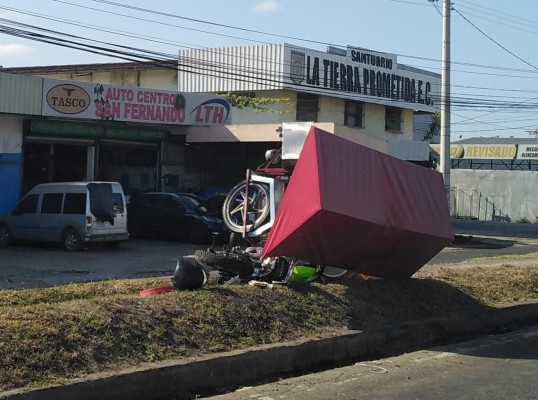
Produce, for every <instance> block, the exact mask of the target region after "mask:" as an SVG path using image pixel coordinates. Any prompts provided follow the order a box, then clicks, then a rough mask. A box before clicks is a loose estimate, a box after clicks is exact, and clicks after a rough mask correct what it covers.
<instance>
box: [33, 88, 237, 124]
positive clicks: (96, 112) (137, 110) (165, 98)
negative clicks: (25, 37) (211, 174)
mask: <svg viewBox="0 0 538 400" xmlns="http://www.w3.org/2000/svg"><path fill="white" fill-rule="evenodd" d="M41 112H42V115H43V116H50V117H68V118H80V119H86V120H107V121H126V122H136V123H149V124H162V125H222V124H226V123H228V122H229V121H230V118H231V115H230V113H231V105H230V103H229V102H228V100H227V99H226V98H224V97H221V96H213V95H210V94H201V93H180V92H172V91H164V90H157V89H144V88H139V87H131V86H113V85H104V84H100V83H91V82H74V81H60V80H52V79H45V80H44V82H43V100H42V107H41Z"/></svg>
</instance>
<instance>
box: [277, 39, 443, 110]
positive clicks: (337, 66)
mask: <svg viewBox="0 0 538 400" xmlns="http://www.w3.org/2000/svg"><path fill="white" fill-rule="evenodd" d="M284 65H285V67H284V68H285V71H286V70H287V72H285V86H286V87H290V88H293V89H295V90H302V91H308V92H311V93H318V94H321V92H323V94H325V95H326V94H328V92H330V94H331V95H332V96H338V95H340V96H342V97H345V98H356V99H357V100H362V101H368V102H372V103H380V104H385V105H394V106H397V107H403V108H412V109H415V110H421V111H432V112H433V111H436V109H438V108H439V104H438V102H439V95H440V84H441V76H440V75H439V74H433V73H430V72H428V71H424V70H419V69H417V68H412V67H406V66H404V65H400V64H398V62H397V57H396V55H393V54H387V53H380V52H376V51H372V50H367V49H362V48H358V47H348V48H347V50H346V52H345V54H341V55H340V54H333V53H324V52H320V51H315V50H309V49H305V48H300V47H294V46H290V45H286V50H285V62H284ZM298 86H301V88H300V89H299V88H298Z"/></svg>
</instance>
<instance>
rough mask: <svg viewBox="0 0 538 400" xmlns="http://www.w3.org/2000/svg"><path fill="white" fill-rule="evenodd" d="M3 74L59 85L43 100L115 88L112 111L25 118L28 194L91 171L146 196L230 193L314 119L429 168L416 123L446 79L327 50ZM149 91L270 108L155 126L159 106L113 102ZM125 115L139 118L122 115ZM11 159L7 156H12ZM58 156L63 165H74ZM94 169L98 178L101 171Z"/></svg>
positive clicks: (207, 54) (187, 54) (272, 47)
mask: <svg viewBox="0 0 538 400" xmlns="http://www.w3.org/2000/svg"><path fill="white" fill-rule="evenodd" d="M3 71H5V72H9V73H12V74H18V75H23V76H26V77H27V78H31V77H29V76H28V75H34V76H38V77H41V78H43V79H44V82H47V81H50V82H52V83H49V84H46V85H45V89H42V91H43V93H45V92H48V91H50V90H51V89H52V88H53V87H55V86H54V85H55V83H54V80H64V81H76V82H77V83H74V82H73V85H75V86H79V87H81V88H83V89H84V90H86V91H87V92H88V93H89V94H90V97H91V98H92V101H94V100H95V99H94V98H93V97H92V96H94V97H95V96H97V93H94V92H92V91H93V90H99V89H96V88H98V87H104V89H105V90H108V89H110V88H111V87H112V90H113V94H112V98H110V99H109V100H110V103H111V104H110V105H109V106H102V108H101V109H99V110H97V111H95V110H94V113H98V114H99V115H97V118H93V117H92V118H89V117H88V115H87V114H83V113H79V114H69V113H68V112H64V111H58V110H55V109H54V107H48V108H46V110H45V113H44V114H43V112H42V111H43V110H41V108H39V107H41V106H42V105H43V104H45V105H46V104H47V98H46V95H45V94H43V93H41V94H40V95H38V96H37V98H40V99H41V103H40V104H39V107H38V108H39V110H38V111H34V112H35V114H33V115H35V116H36V117H35V118H28V117H27V116H28V114H26V113H22V114H17V115H18V116H17V117H15V118H18V120H17V121H16V122H12V124H13V123H14V124H15V125H16V126H17V128H16V129H15V130H16V131H18V138H19V139H14V138H15V137H16V136H17V135H14V136H13V135H10V141H11V140H12V139H13V140H14V141H15V142H17V140H18V141H19V142H20V144H19V145H14V144H10V148H15V149H18V150H16V151H18V152H19V153H18V154H20V157H22V159H23V160H22V165H23V170H22V172H21V176H22V178H21V182H22V183H21V188H20V190H19V192H21V191H22V192H24V191H25V190H27V188H28V186H31V185H32V184H33V183H35V182H37V181H47V180H58V179H68V180H71V179H76V178H80V177H83V176H84V175H85V174H86V178H90V177H93V178H96V179H97V178H98V179H101V178H103V179H113V180H118V181H120V182H123V183H124V185H125V184H127V185H128V186H129V187H131V186H132V187H133V189H135V190H150V189H154V190H156V189H164V190H169V191H194V192H199V193H204V192H207V191H215V190H218V189H221V188H222V189H224V190H225V189H226V188H230V187H232V186H233V185H234V184H235V183H236V182H237V181H238V180H241V179H243V178H244V176H245V169H246V168H255V167H256V166H257V165H259V164H260V163H262V162H263V161H264V158H263V157H264V153H265V150H267V149H270V148H278V147H279V146H280V145H281V136H280V128H281V127H282V124H283V123H285V122H295V121H308V122H313V123H314V124H315V125H316V126H318V127H319V128H321V129H323V130H326V131H328V132H332V133H334V134H336V135H339V136H342V137H344V138H346V139H349V140H351V141H354V142H357V143H360V144H363V145H365V146H368V147H370V148H374V149H376V150H379V151H381V152H384V153H388V154H391V155H394V156H396V157H399V158H402V159H406V160H410V161H415V162H424V161H426V160H428V158H429V147H428V144H427V143H426V142H423V141H422V140H420V139H419V140H416V136H417V135H416V132H415V133H414V116H415V114H417V113H421V114H433V113H434V112H435V111H436V110H437V107H438V105H439V92H440V75H439V74H434V73H431V72H429V71H425V70H419V69H416V68H412V67H409V66H406V65H402V64H399V63H398V60H397V56H396V55H394V54H388V53H382V52H378V51H372V50H367V49H362V48H358V47H352V46H348V47H347V48H346V49H339V48H333V47H329V48H328V49H327V51H326V52H321V51H317V50H312V49H307V48H302V47H297V46H292V45H288V44H268V45H259V46H246V47H232V48H214V49H199V50H182V51H180V52H179V56H178V60H170V61H167V62H162V63H113V64H86V65H63V66H43V67H28V68H7V69H4V70H3ZM21 79H23V78H22V77H21ZM58 85H60V84H58ZM58 85H56V86H58ZM86 85H88V86H86ZM140 88H149V89H148V90H150V91H153V93H159V92H162V93H166V92H168V91H170V92H179V93H184V94H185V96H187V95H190V96H194V95H202V94H204V95H206V96H210V97H211V96H213V97H218V96H219V95H225V96H226V97H227V98H229V97H230V96H232V97H231V98H232V99H233V96H234V95H239V96H241V97H243V98H252V99H254V100H256V101H258V100H259V101H260V103H261V104H263V105H262V106H261V107H262V108H264V110H263V111H262V112H259V110H257V109H255V108H253V107H250V106H247V107H240V106H239V105H238V104H233V103H232V109H233V112H232V113H229V115H228V117H227V119H226V121H225V122H224V123H222V124H221V123H213V122H212V121H213V120H212V118H213V117H215V115H214V114H213V109H212V108H211V105H210V107H209V108H207V109H206V111H207V112H206V113H205V114H203V115H202V114H199V115H198V116H197V117H198V119H199V121H197V122H196V123H188V124H167V123H151V121H148V120H145V118H146V117H147V114H148V112H149V111H148V109H144V112H143V113H141V112H140V110H141V109H140V108H136V109H134V108H129V109H128V110H127V109H125V107H127V106H126V105H121V104H120V105H118V104H115V103H114V102H121V101H123V100H122V96H125V93H131V92H132V93H136V94H135V96H137V95H138V94H137V93H139V92H140V90H139V89H140ZM64 89H66V90H68V89H69V87H68V86H66V87H61V90H64ZM114 89H115V90H116V92H114ZM36 90H37V89H36ZM105 100H106V98H105ZM126 102H127V103H129V100H128V99H127V100H126ZM113 103H114V104H113ZM122 104H123V103H122ZM107 107H108V108H107ZM114 107H115V108H114ZM118 107H119V108H118ZM122 107H123V108H122ZM120 108H121V110H122V111H120ZM51 110H52V111H51ZM187 111H188V112H189V113H190V110H187ZM2 112H3V111H2ZM121 112H124V113H128V114H129V116H130V119H127V120H122V119H121V118H119V116H120V114H121ZM58 113H60V114H61V115H58ZM122 115H123V114H122ZM189 115H190V114H189ZM77 116H78V117H80V118H77ZM217 117H218V116H217ZM29 119H30V120H29ZM74 122H76V123H74ZM191 122H192V121H191ZM19 127H20V129H19ZM118 127H121V130H119V128H118ZM0 153H3V154H7V153H6V151H5V149H4V150H0ZM3 157H4V159H5V160H7V159H8V158H9V157H8V158H6V156H3ZM53 159H54V160H61V162H62V163H63V167H59V166H57V165H56V163H60V161H51V160H53ZM88 160H94V161H88ZM7 162H8V161H5V163H7ZM92 163H93V164H92ZM96 165H97V166H96ZM55 166H56V168H55V171H60V170H62V169H63V170H64V171H69V173H67V172H66V173H64V174H59V173H56V172H54V173H52V172H51V168H52V167H55ZM67 166H70V167H67ZM124 167H127V169H128V170H129V171H130V173H125V171H123V169H124ZM137 168H139V169H140V170H139V171H138V172H136V171H135V170H136V169H137ZM88 171H94V173H93V175H92V174H88ZM127 191H128V190H127Z"/></svg>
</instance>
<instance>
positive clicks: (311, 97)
mask: <svg viewBox="0 0 538 400" xmlns="http://www.w3.org/2000/svg"><path fill="white" fill-rule="evenodd" d="M318 107H319V106H318V95H316V94H309V93H297V115H296V120H297V121H305V122H307V121H312V122H318Z"/></svg>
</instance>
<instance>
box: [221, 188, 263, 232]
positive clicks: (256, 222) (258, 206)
mask: <svg viewBox="0 0 538 400" xmlns="http://www.w3.org/2000/svg"><path fill="white" fill-rule="evenodd" d="M246 186H247V185H246V181H243V182H240V183H238V184H237V185H236V186H235V187H234V188H233V189H232V190H231V191H230V193H228V196H226V199H225V200H224V204H223V206H222V217H223V219H224V223H225V224H226V226H228V228H229V229H230V230H231V231H232V232H235V233H242V232H243V225H244V226H245V229H246V232H250V231H252V230H254V229H256V228H257V227H259V226H261V225H262V224H263V223H264V222H265V220H266V219H267V216H268V215H269V189H268V187H267V185H264V184H261V183H258V182H250V183H249V185H248V193H247V191H246ZM245 207H246V210H245Z"/></svg>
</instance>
